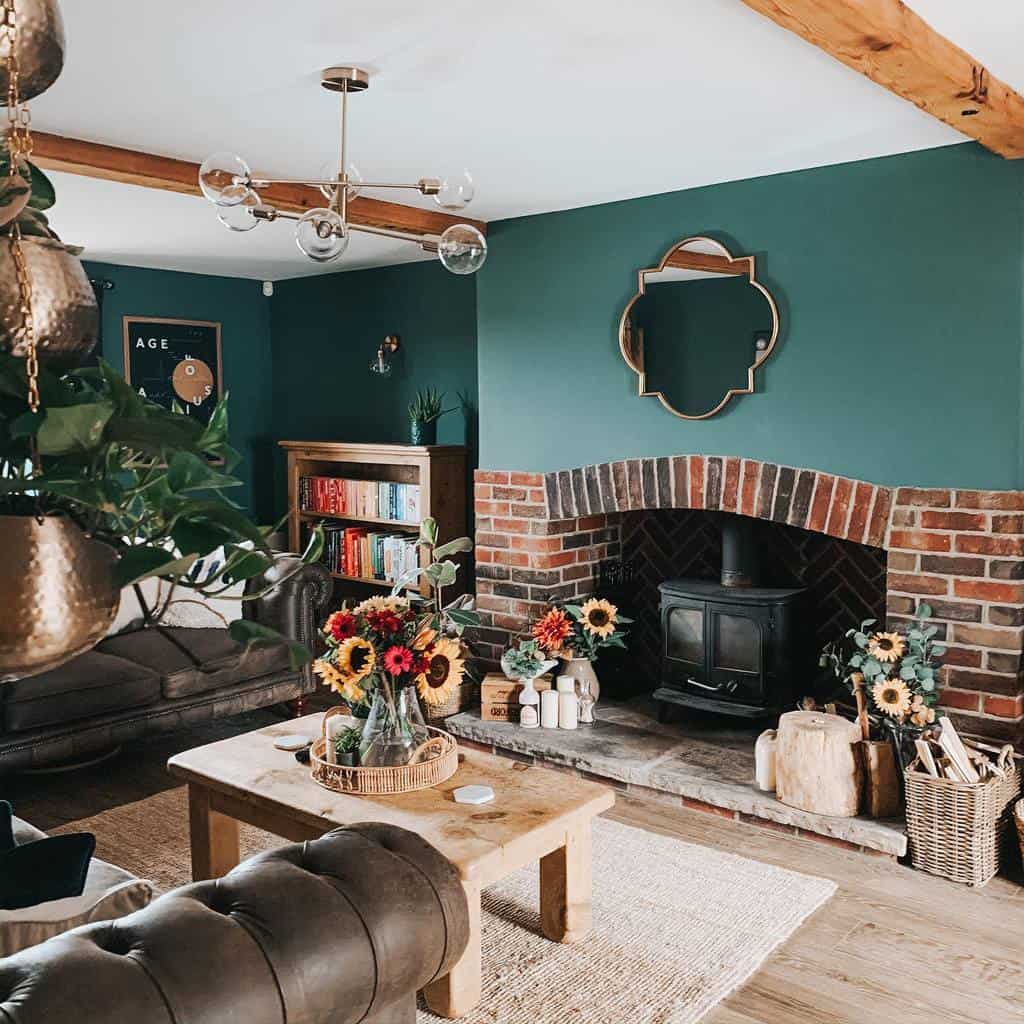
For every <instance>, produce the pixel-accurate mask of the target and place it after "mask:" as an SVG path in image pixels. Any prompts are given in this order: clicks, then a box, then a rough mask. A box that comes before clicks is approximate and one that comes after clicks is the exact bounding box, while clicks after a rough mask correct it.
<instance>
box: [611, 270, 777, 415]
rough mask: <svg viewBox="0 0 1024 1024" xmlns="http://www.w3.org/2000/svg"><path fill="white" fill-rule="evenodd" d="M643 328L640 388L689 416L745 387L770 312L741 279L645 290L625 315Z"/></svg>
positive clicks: (685, 282) (660, 285)
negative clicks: (643, 375) (642, 383)
mask: <svg viewBox="0 0 1024 1024" xmlns="http://www.w3.org/2000/svg"><path fill="white" fill-rule="evenodd" d="M630 318H631V319H632V321H633V323H634V324H635V325H636V326H637V327H641V328H643V332H644V333H643V339H644V364H643V365H644V370H645V372H646V389H647V390H648V391H661V392H662V393H663V394H664V395H665V397H666V398H667V399H668V401H669V402H671V403H672V405H673V406H675V408H677V409H678V410H679V411H680V412H685V413H687V414H688V415H690V416H694V415H701V414H703V413H706V412H709V411H710V410H711V409H714V408H715V406H716V405H718V403H719V402H721V400H722V399H723V398H724V397H725V395H726V394H727V393H728V392H729V391H730V389H733V388H745V387H746V386H747V372H748V370H749V368H750V366H752V365H753V363H754V360H755V359H756V358H757V348H756V337H757V335H759V334H760V335H763V336H764V337H770V335H771V327H772V312H771V306H769V305H768V300H767V299H766V298H765V297H764V294H763V293H762V292H760V291H758V289H756V288H753V287H752V286H751V284H750V282H749V281H748V280H747V278H746V277H745V276H742V277H739V276H738V277H719V278H699V279H697V280H683V281H659V282H655V283H654V284H651V283H648V284H647V285H646V287H645V288H644V294H643V296H641V298H640V299H639V300H637V302H636V304H635V305H634V306H633V309H632V311H631V313H630Z"/></svg>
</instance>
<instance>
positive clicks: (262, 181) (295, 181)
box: [239, 178, 423, 192]
mask: <svg viewBox="0 0 1024 1024" xmlns="http://www.w3.org/2000/svg"><path fill="white" fill-rule="evenodd" d="M239 184H242V185H248V186H249V188H254V189H257V190H259V189H264V188H271V187H273V186H274V185H305V186H306V187H307V188H320V187H321V185H322V186H324V187H325V188H337V187H338V180H337V179H336V178H327V179H325V180H323V181H317V180H310V179H309V178H248V179H245V180H240V181H239ZM359 187H360V188H411V189H415V190H416V191H417V192H422V191H423V189H422V186H421V185H420V183H419V182H418V181H413V182H408V183H406V182H393V181H364V182H362V183H361V184H360V185H359Z"/></svg>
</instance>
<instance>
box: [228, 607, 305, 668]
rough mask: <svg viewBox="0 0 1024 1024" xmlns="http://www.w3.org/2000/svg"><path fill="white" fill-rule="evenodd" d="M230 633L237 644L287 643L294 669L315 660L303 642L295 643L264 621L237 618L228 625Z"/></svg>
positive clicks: (245, 645)
mask: <svg viewBox="0 0 1024 1024" xmlns="http://www.w3.org/2000/svg"><path fill="white" fill-rule="evenodd" d="M228 635H229V636H230V637H231V639H232V640H234V641H235V643H236V644H242V645H243V646H244V647H252V646H255V645H266V644H287V645H288V657H289V660H290V662H291V667H292V669H293V670H297V669H300V668H302V666H303V665H308V664H309V662H311V661H312V660H313V655H312V653H311V652H310V651H309V650H308V649H307V648H305V647H303V646H302V644H297V643H294V642H293V641H291V640H289V639H288V638H287V637H286V636H282V635H281V634H280V633H278V632H277V630H276V629H271V628H270V627H269V626H264V625H263V623H261V622H255V621H254V620H252V619H235V621H234V622H232V623H231V624H230V625H229V626H228Z"/></svg>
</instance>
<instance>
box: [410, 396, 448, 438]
mask: <svg viewBox="0 0 1024 1024" xmlns="http://www.w3.org/2000/svg"><path fill="white" fill-rule="evenodd" d="M444 396H445V393H444V392H443V391H437V390H436V389H434V388H423V389H422V390H421V391H418V392H417V394H416V398H415V399H414V400H413V401H412V402H410V403H409V440H410V441H411V442H412V443H413V444H436V443H437V421H438V420H439V419H440V418H441V417H442V416H444V415H445V414H446V413H449V412H454V411H455V410H454V408H452V409H445V408H444Z"/></svg>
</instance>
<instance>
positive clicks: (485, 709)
mask: <svg viewBox="0 0 1024 1024" xmlns="http://www.w3.org/2000/svg"><path fill="white" fill-rule="evenodd" d="M551 686H552V679H551V676H549V675H547V676H541V677H540V678H539V679H537V680H535V681H534V684H533V688H534V689H535V690H536V691H537V692H538V693H540V691H541V690H550V689H551ZM522 688H523V687H522V684H521V683H517V682H515V681H514V680H512V679H508V678H506V677H505V676H503V675H502V674H501V673H500V672H488V673H487V675H486V676H485V677H484V681H483V682H482V683H481V684H480V717H481V719H483V721H485V722H518V721H519V691H520V690H521V689H522Z"/></svg>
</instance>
